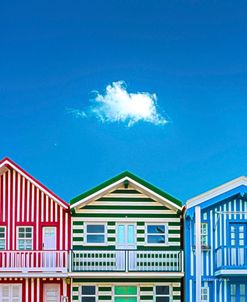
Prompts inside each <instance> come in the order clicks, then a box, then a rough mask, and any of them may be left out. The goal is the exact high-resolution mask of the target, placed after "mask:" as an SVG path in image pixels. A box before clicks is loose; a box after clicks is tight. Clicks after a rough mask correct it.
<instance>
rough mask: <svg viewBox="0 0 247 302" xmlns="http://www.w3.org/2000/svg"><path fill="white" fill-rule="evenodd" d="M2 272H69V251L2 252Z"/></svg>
mask: <svg viewBox="0 0 247 302" xmlns="http://www.w3.org/2000/svg"><path fill="white" fill-rule="evenodd" d="M0 271H1V272H13V271H15V272H67V271H68V252H67V251H0Z"/></svg>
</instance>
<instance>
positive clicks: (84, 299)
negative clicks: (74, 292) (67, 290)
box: [81, 296, 95, 302]
mask: <svg viewBox="0 0 247 302" xmlns="http://www.w3.org/2000/svg"><path fill="white" fill-rule="evenodd" d="M81 302H95V297H90V296H88V297H87V296H84V297H82V298H81Z"/></svg>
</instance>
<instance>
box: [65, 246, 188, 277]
mask: <svg viewBox="0 0 247 302" xmlns="http://www.w3.org/2000/svg"><path fill="white" fill-rule="evenodd" d="M71 270H72V272H182V271H183V252H182V251H137V250H129V251H126V250H125V251H122V250H114V251H108V250H106V251H105V250H97V251H95V250H93V251H92V250H84V251H72V253H71Z"/></svg>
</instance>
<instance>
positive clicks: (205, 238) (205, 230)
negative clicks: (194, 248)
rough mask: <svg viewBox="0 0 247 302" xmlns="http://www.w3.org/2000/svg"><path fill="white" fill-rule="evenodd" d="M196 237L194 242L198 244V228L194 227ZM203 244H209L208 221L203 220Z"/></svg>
mask: <svg viewBox="0 0 247 302" xmlns="http://www.w3.org/2000/svg"><path fill="white" fill-rule="evenodd" d="M194 231H195V232H194V233H195V238H194V242H195V244H196V228H194ZM201 245H202V246H207V245H208V223H207V222H202V223H201Z"/></svg>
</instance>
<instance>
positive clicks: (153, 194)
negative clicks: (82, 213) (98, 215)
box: [71, 176, 182, 210]
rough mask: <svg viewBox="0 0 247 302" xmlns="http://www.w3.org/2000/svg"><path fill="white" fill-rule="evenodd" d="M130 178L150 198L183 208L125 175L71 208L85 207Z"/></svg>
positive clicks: (179, 208)
mask: <svg viewBox="0 0 247 302" xmlns="http://www.w3.org/2000/svg"><path fill="white" fill-rule="evenodd" d="M126 180H128V181H129V183H131V184H132V185H133V187H134V188H136V189H138V190H140V191H141V192H142V193H144V194H145V195H147V196H149V197H150V198H152V199H154V200H155V201H158V202H160V203H162V204H163V205H164V206H168V207H169V208H170V209H172V210H182V207H180V206H178V205H176V204H175V203H173V202H171V201H170V200H168V199H167V198H165V197H163V196H161V195H159V194H157V193H156V192H154V191H152V190H150V189H149V188H147V187H145V186H143V185H142V184H140V183H138V182H136V181H135V180H133V179H132V178H130V177H128V176H125V177H123V178H121V179H119V180H118V181H116V182H114V183H112V184H110V185H109V186H107V187H105V188H103V189H101V190H99V191H97V192H95V193H93V194H91V195H89V196H87V197H85V198H83V199H81V200H79V201H77V202H76V203H75V204H73V205H72V206H71V209H73V208H75V207H78V206H80V207H84V206H86V205H87V204H89V203H90V202H92V201H94V200H95V199H98V198H100V197H102V196H103V195H105V193H106V192H109V191H112V190H114V189H115V188H117V187H118V186H119V185H120V184H122V183H124V181H126Z"/></svg>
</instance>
